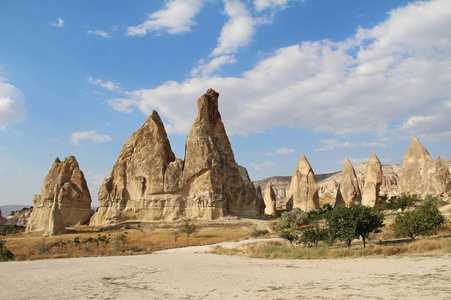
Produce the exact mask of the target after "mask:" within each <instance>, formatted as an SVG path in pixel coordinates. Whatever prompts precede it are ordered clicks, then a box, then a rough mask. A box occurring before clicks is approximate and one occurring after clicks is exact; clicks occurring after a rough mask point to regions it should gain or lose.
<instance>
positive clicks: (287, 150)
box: [276, 147, 294, 154]
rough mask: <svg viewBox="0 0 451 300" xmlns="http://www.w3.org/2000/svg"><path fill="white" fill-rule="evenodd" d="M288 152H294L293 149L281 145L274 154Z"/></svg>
mask: <svg viewBox="0 0 451 300" xmlns="http://www.w3.org/2000/svg"><path fill="white" fill-rule="evenodd" d="M290 153H294V149H290V148H283V147H282V148H279V149H277V150H276V154H290Z"/></svg>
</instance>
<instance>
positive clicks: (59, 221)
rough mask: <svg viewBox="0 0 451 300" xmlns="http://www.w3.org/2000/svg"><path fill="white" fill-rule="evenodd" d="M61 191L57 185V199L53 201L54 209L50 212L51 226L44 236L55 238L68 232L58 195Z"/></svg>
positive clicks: (55, 191)
mask: <svg viewBox="0 0 451 300" xmlns="http://www.w3.org/2000/svg"><path fill="white" fill-rule="evenodd" d="M59 191H60V189H59V187H58V184H56V185H55V189H54V193H55V198H54V199H53V205H52V209H51V210H50V217H49V224H48V226H47V228H46V229H45V232H44V236H54V235H59V234H61V233H63V232H65V231H66V228H65V227H64V220H63V215H62V214H61V210H60V208H59V205H58V193H59Z"/></svg>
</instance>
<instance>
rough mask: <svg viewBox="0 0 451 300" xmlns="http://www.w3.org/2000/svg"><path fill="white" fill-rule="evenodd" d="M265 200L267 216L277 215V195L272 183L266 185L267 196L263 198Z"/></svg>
mask: <svg viewBox="0 0 451 300" xmlns="http://www.w3.org/2000/svg"><path fill="white" fill-rule="evenodd" d="M263 200H265V206H266V207H265V214H266V215H276V213H277V209H276V193H274V189H273V188H272V184H271V181H269V182H268V183H267V184H266V187H265V196H264V197H263Z"/></svg>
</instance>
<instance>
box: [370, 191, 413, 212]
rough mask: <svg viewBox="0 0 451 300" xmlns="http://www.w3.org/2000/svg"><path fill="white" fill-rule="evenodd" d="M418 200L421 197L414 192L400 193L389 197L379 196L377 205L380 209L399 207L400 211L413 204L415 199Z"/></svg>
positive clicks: (395, 208) (396, 208)
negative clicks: (379, 199)
mask: <svg viewBox="0 0 451 300" xmlns="http://www.w3.org/2000/svg"><path fill="white" fill-rule="evenodd" d="M418 200H421V198H420V197H419V196H418V195H416V194H413V195H410V194H401V195H399V196H392V197H390V199H387V198H386V197H384V198H383V197H381V201H380V205H379V207H380V209H381V210H398V209H401V211H404V210H405V209H406V208H408V207H411V206H413V205H414V204H415V201H418Z"/></svg>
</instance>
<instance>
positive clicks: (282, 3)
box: [254, 0, 288, 11]
mask: <svg viewBox="0 0 451 300" xmlns="http://www.w3.org/2000/svg"><path fill="white" fill-rule="evenodd" d="M287 4H288V0H254V7H255V10H256V11H262V10H264V9H267V8H272V9H275V8H285V7H286V5H287Z"/></svg>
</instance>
